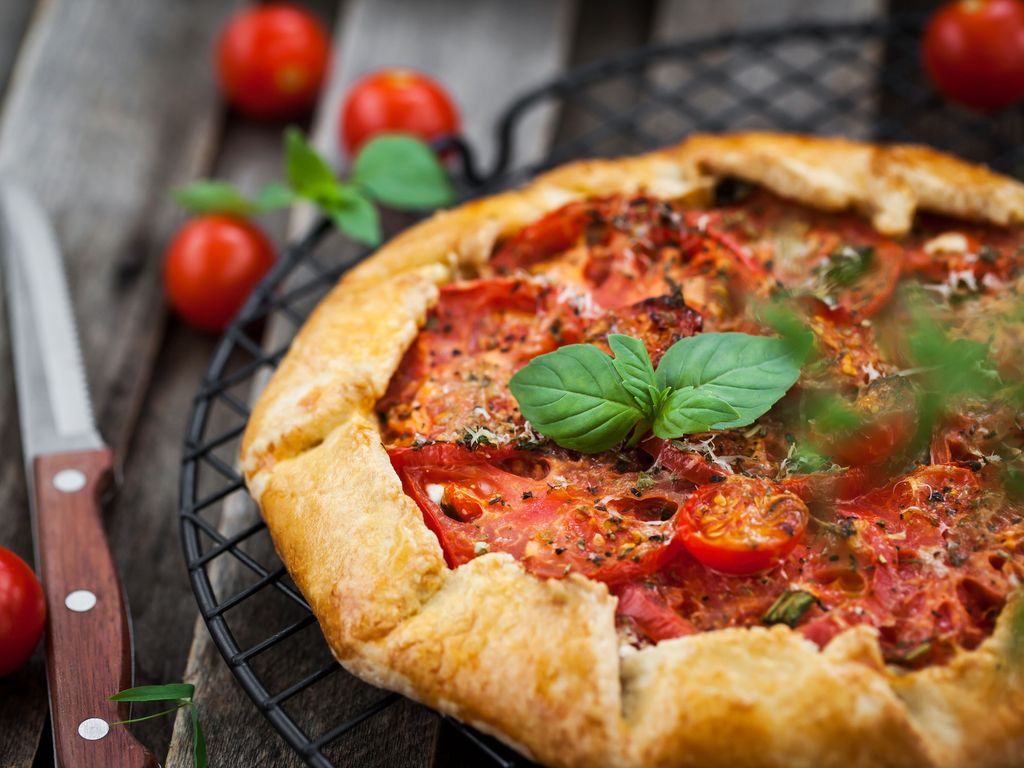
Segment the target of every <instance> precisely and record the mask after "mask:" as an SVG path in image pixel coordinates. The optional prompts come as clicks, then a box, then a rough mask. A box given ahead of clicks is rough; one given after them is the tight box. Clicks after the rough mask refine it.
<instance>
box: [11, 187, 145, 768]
mask: <svg viewBox="0 0 1024 768" xmlns="http://www.w3.org/2000/svg"><path fill="white" fill-rule="evenodd" d="M0 212H2V219H0V221H2V223H3V234H4V239H3V247H2V249H0V250H2V253H3V281H4V284H5V285H6V287H7V305H8V306H7V310H8V316H9V317H10V327H11V341H12V346H13V348H14V372H15V385H16V387H17V391H18V417H19V421H20V422H21V443H22V447H23V449H24V454H25V474H26V477H27V478H28V487H29V498H30V507H31V511H32V532H33V538H34V542H35V549H36V564H37V568H38V569H39V573H40V577H41V580H42V582H43V590H44V591H45V593H46V609H47V627H46V630H47V631H46V676H47V682H48V684H49V691H50V717H51V721H52V725H53V746H54V752H55V754H56V763H57V765H58V766H62V767H63V768H94V767H95V768H112V767H113V766H117V768H122V766H123V767H124V768H156V766H157V761H156V760H155V759H154V757H153V755H151V754H150V753H149V752H148V751H147V750H146V749H145V748H144V747H143V746H142V745H141V744H140V743H139V742H138V741H136V740H135V738H134V737H133V736H132V735H131V733H130V732H129V731H128V730H127V729H126V728H124V727H121V726H116V727H115V726H114V725H113V724H114V723H116V722H117V721H119V720H124V719H125V718H126V717H127V716H128V711H127V707H126V705H124V704H117V703H115V702H112V701H109V700H108V697H109V696H110V695H112V694H114V693H116V692H117V691H119V690H121V689H123V688H127V687H128V686H130V685H131V677H132V655H131V638H130V634H129V627H128V616H127V613H126V612H125V605H124V597H123V593H122V590H121V584H120V581H119V580H118V577H117V572H116V571H115V569H114V561H113V558H112V557H111V555H110V548H109V547H108V546H107V541H106V538H105V537H104V534H103V523H102V520H101V518H100V497H101V494H102V493H103V492H104V490H105V488H106V487H107V486H108V485H109V484H110V482H111V480H112V477H113V472H112V468H113V453H112V452H111V450H110V449H109V448H108V447H107V446H106V445H105V444H104V443H103V440H102V438H101V437H100V435H99V432H98V431H97V429H96V426H95V424H94V422H93V418H92V408H91V406H90V404H89V392H88V387H87V385H86V381H85V371H84V369H83V367H82V358H81V351H80V349H79V346H78V337H77V335H76V333H75V324H74V316H73V314H72V310H71V302H70V300H69V298H68V288H67V283H66V281H65V278H64V271H63V266H62V263H61V256H60V251H59V248H58V245H57V238H56V236H55V234H54V232H53V229H52V227H51V226H50V222H49V221H48V219H47V216H46V213H45V212H44V211H43V209H42V207H41V206H40V204H39V203H38V202H37V201H36V200H35V199H34V198H33V197H32V196H31V195H30V194H29V193H28V192H27V191H26V190H24V189H23V188H21V187H19V186H16V185H14V184H11V183H7V182H5V183H4V184H3V185H2V186H0Z"/></svg>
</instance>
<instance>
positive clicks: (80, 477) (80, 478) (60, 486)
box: [53, 469, 85, 493]
mask: <svg viewBox="0 0 1024 768" xmlns="http://www.w3.org/2000/svg"><path fill="white" fill-rule="evenodd" d="M53 487H54V488H56V489H57V490H58V491H61V492H63V493H75V492H76V491H80V490H82V489H83V488H85V475H84V474H83V473H82V472H79V471H78V470H77V469H62V470H61V471H60V472H58V473H57V474H56V475H54V476H53Z"/></svg>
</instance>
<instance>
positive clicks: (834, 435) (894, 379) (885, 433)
mask: <svg viewBox="0 0 1024 768" xmlns="http://www.w3.org/2000/svg"><path fill="white" fill-rule="evenodd" d="M829 402H830V403H831V406H830V407H825V408H824V411H825V412H823V413H821V414H820V418H812V419H811V420H810V431H811V440H812V442H813V443H814V444H815V446H816V447H817V448H818V449H819V450H820V451H821V452H822V453H823V454H825V455H826V456H828V457H829V458H831V459H832V460H833V461H835V462H837V463H839V464H842V465H844V466H862V465H870V464H879V463H881V462H884V461H887V460H889V459H892V458H894V457H896V456H899V455H900V454H901V453H903V452H904V451H905V450H906V449H907V447H908V446H909V444H910V442H911V440H912V439H913V437H914V434H915V432H916V430H917V400H916V394H915V392H914V390H913V387H912V386H911V384H910V383H909V382H908V380H907V379H906V377H903V376H885V377H881V378H878V379H875V380H874V381H872V382H870V383H869V384H868V385H867V387H864V388H863V389H861V390H860V392H858V394H857V397H856V399H854V400H853V401H852V402H851V403H849V404H847V403H846V402H844V401H843V400H842V399H840V398H836V399H834V400H830V401H829ZM829 411H831V413H830V412H829Z"/></svg>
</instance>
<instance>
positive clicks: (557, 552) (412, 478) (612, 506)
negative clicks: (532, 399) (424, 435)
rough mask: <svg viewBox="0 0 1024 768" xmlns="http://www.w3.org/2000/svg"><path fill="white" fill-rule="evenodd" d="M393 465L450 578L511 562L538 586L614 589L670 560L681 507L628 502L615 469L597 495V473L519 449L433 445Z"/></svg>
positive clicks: (659, 499) (665, 496) (660, 496)
mask: <svg viewBox="0 0 1024 768" xmlns="http://www.w3.org/2000/svg"><path fill="white" fill-rule="evenodd" d="M389 455H390V457H391V463H392V465H393V466H394V468H395V470H396V471H397V472H398V475H399V477H400V478H401V479H402V485H403V487H404V489H405V492H406V493H407V494H408V495H409V496H411V497H412V498H413V499H414V500H415V501H416V503H417V504H418V505H419V507H420V509H421V510H422V512H423V517H424V520H425V521H426V523H427V526H428V527H429V528H430V529H431V530H432V531H433V532H434V533H435V534H436V535H437V538H438V540H439V541H440V543H441V548H442V550H443V551H444V555H445V560H446V561H447V562H448V565H449V566H451V567H453V568H454V567H458V566H459V565H462V564H464V563H466V562H469V561H470V560H472V559H473V558H475V557H478V556H480V555H482V554H485V553H487V552H507V553H508V554H510V555H512V556H513V557H515V558H516V559H517V560H519V561H520V562H522V563H523V565H524V566H525V567H526V569H527V570H529V571H530V572H532V573H535V574H537V575H538V576H545V577H554V578H560V577H563V576H567V575H568V574H569V573H581V574H583V575H585V576H587V577H589V578H592V579H596V580H598V581H603V582H606V583H609V584H616V583H621V582H625V581H630V580H635V579H640V578H644V577H646V576H649V575H651V574H653V573H655V572H656V571H657V570H658V568H659V567H660V565H661V564H662V563H663V562H664V560H665V557H667V550H668V544H669V542H670V541H671V538H672V523H671V518H672V516H673V515H674V514H675V513H676V510H677V509H678V506H679V501H681V499H679V500H677V499H676V498H673V494H672V493H671V492H669V491H668V490H667V489H663V490H664V491H665V492H664V493H644V492H639V495H637V492H630V490H629V489H630V487H631V483H630V482H629V481H628V480H627V479H625V478H623V477H622V476H621V475H618V476H616V475H615V474H614V472H613V471H612V470H611V468H610V467H609V470H608V472H607V474H608V475H609V476H615V477H616V481H615V482H613V483H610V484H609V485H607V486H597V485H593V484H592V483H593V482H595V481H594V480H593V478H594V475H595V472H599V470H595V469H594V468H593V467H592V466H591V467H590V468H588V470H587V474H586V475H585V476H584V475H578V474H577V472H578V471H579V470H578V465H577V464H574V463H573V462H571V461H568V460H562V459H560V458H557V457H554V456H546V455H542V454H539V453H533V452H529V451H519V450H515V449H514V448H505V447H501V448H480V449H476V450H472V449H469V448H466V447H463V446H460V445H453V444H449V443H435V444H432V445H427V446H424V447H422V448H396V449H392V450H391V451H389ZM632 488H633V490H634V491H637V489H636V487H635V485H632Z"/></svg>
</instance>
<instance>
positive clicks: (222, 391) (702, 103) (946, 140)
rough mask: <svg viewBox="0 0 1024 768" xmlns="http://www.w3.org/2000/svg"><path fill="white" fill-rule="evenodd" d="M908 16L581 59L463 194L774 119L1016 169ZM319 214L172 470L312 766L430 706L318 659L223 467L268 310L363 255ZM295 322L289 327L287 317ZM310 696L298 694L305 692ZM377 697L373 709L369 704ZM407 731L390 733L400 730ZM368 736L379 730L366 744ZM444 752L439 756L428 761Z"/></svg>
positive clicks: (184, 521)
mask: <svg viewBox="0 0 1024 768" xmlns="http://www.w3.org/2000/svg"><path fill="white" fill-rule="evenodd" d="M918 36H919V26H918V25H917V24H916V23H915V22H914V21H913V20H907V21H898V22H890V23H888V24H885V25H870V24H865V25H846V26H839V27H820V26H807V27H801V28H796V29H788V30H777V31H767V32H756V33H748V34H743V35H730V36H724V37H719V38H715V39H709V40H702V41H698V42H693V43H688V44H675V45H665V46H659V47H652V48H645V49H641V50H639V51H635V52H630V53H628V54H626V55H624V56H621V57H618V58H615V59H612V60H608V61H604V62H601V63H599V64H595V65H592V66H588V67H585V68H583V69H580V70H577V71H575V72H572V73H569V74H568V75H566V76H564V77H562V78H560V79H558V80H556V81H554V82H551V83H549V84H547V85H545V86H543V87H541V88H538V89H537V90H535V91H533V92H532V93H530V94H527V95H526V96H524V97H523V98H521V99H519V100H518V101H516V102H515V103H514V104H512V105H511V106H510V108H509V110H508V111H507V113H506V115H505V117H504V118H503V120H502V121H501V123H500V125H499V127H498V135H499V153H498V160H497V162H496V165H495V167H494V168H493V169H490V171H489V172H487V173H486V174H484V173H481V171H480V169H479V168H477V167H476V166H475V163H474V158H473V154H472V152H471V150H470V148H467V147H465V146H464V145H462V144H459V143H458V142H455V145H456V148H457V149H458V150H459V156H460V157H461V160H462V173H461V178H460V185H461V188H462V190H463V191H464V193H465V194H466V195H467V196H470V195H475V194H482V193H485V192H490V191H493V190H495V189H497V188H500V187H502V186H508V185H511V184H515V183H517V182H519V181H521V180H523V179H525V178H527V177H528V176H530V175H531V174H533V173H536V172H537V171H538V170H542V169H543V168H546V167H550V166H552V165H557V164H559V163H562V162H564V161H566V160H569V159H572V158H576V157H585V156H601V155H616V154H623V153H630V152H637V151H642V150H646V149H651V148H654V147H657V146H661V145H665V144H669V143H671V142H673V141H677V140H678V139H680V138H681V137H682V136H684V135H686V134H688V133H690V132H693V131H697V130H701V131H722V130H738V129H758V128H764V129H774V130H791V131H802V132H809V133H827V134H843V135H847V136H852V137H857V138H869V139H876V140H883V141H891V140H910V141H919V142H923V143H928V144H931V145H933V146H937V147H940V148H944V149H948V150H950V151H953V152H956V153H957V154H960V155H962V156H964V157H967V158H970V159H973V160H977V161H983V162H987V163H989V164H990V165H992V166H994V167H996V168H998V169H999V170H1002V171H1004V172H1007V173H1010V174H1013V175H1017V176H1021V175H1024V119H1022V118H1024V112H1022V111H1021V110H1020V109H1013V110H1006V111H1003V112H1001V113H998V114H992V115H980V114H977V113H974V112H971V111H969V110H966V109H962V108H959V107H956V106H952V105H949V104H946V103H944V102H943V101H942V99H941V98H940V97H939V96H938V95H937V94H935V93H934V92H933V91H932V90H931V89H930V88H929V87H928V86H927V84H926V83H924V81H923V75H922V73H921V72H920V68H919V63H918V62H919V48H918ZM552 107H554V109H555V110H556V113H557V116H558V120H557V126H556V129H555V132H554V140H553V143H552V148H551V150H550V152H549V153H548V154H547V155H546V156H545V157H544V158H543V159H542V160H540V161H539V162H523V161H521V160H520V159H519V158H520V157H521V156H522V154H523V153H522V152H521V151H520V149H519V148H518V147H517V131H518V129H519V127H520V126H522V125H523V124H524V123H526V122H527V121H529V120H532V119H539V118H538V116H539V115H540V114H541V113H542V112H543V111H544V110H548V113H549V114H550V110H551V108H552ZM328 229H329V228H328V226H327V225H326V224H323V223H321V224H320V225H318V226H316V227H315V228H314V229H313V230H312V231H311V232H310V234H309V235H308V236H307V237H306V238H305V239H303V240H302V241H301V242H298V243H296V244H295V245H293V246H292V247H291V248H289V249H288V250H287V251H286V252H285V254H284V255H283V257H282V258H281V260H280V261H279V263H278V264H277V266H276V267H275V269H274V270H273V272H272V273H271V274H270V275H269V276H268V277H267V279H266V280H265V281H264V282H263V283H262V284H261V285H260V287H259V288H258V289H257V290H256V292H255V293H254V295H253V296H252V297H251V299H250V300H249V302H248V303H247V304H246V306H245V308H244V309H243V310H242V312H241V314H240V315H239V317H238V318H237V319H236V321H235V322H234V323H233V324H232V325H231V327H230V328H229V329H228V330H227V332H226V333H225V335H224V337H223V339H222V340H221V342H220V344H219V345H218V347H217V350H216V352H215V354H214V358H213V360H212V362H211V364H210V367H209V369H208V371H207V372H206V374H205V376H204V379H203V381H202V385H201V388H200V390H199V392H198V394H197V395H196V398H195V402H194V408H193V411H192V414H191V417H190V420H189V425H188V433H187V437H186V440H185V447H184V454H183V466H182V475H181V503H180V515H181V535H182V541H183V545H184V550H185V558H186V561H187V565H188V570H189V575H190V578H191V582H192V586H193V589H194V591H195V595H196V599H197V602H198V604H199V609H200V612H201V614H202V616H203V618H204V620H205V621H206V624H207V626H208V627H209V630H210V633H211V635H212V637H213V640H214V642H215V643H216V645H217V647H218V649H219V650H220V652H221V654H222V655H223V656H224V659H225V660H226V662H227V663H228V665H229V666H230V668H231V670H232V672H233V673H234V675H235V676H236V678H237V679H238V681H239V683H240V684H241V685H242V687H243V688H244V690H245V691H246V692H247V694H248V695H249V696H250V697H251V698H252V700H253V702H254V703H255V705H256V707H257V708H258V709H259V710H260V711H261V712H262V713H263V714H264V715H265V716H266V717H268V718H269V719H270V721H271V722H272V723H273V725H274V726H275V727H276V728H277V729H278V730H279V731H280V732H281V734H282V735H283V737H284V738H285V739H286V740H287V741H288V743H289V744H290V745H291V746H292V747H293V748H294V749H295V750H296V751H297V752H298V753H299V754H300V755H301V756H302V757H303V759H304V760H306V761H307V762H308V763H309V764H310V765H313V766H318V767H320V768H328V767H329V766H355V765H359V766H363V765H370V764H373V759H374V755H375V754H379V750H378V749H375V747H374V745H375V744H378V745H379V744H381V743H384V742H385V741H391V742H393V741H394V740H395V739H396V738H399V739H402V743H403V745H404V746H405V748H408V749H422V750H425V751H427V750H431V749H434V748H435V745H434V744H433V743H431V742H429V740H422V739H421V740H418V739H419V737H418V736H417V733H418V732H420V731H424V730H425V729H423V728H422V727H418V728H417V726H418V725H419V726H422V723H423V722H424V718H427V717H432V716H433V715H428V714H427V712H426V710H424V709H423V708H422V707H419V706H418V705H415V704H412V703H411V702H409V701H407V700H405V699H403V698H402V697H400V696H398V695H397V694H391V693H386V692H383V691H379V690H377V689H374V688H372V687H370V686H367V685H363V684H361V683H356V682H355V681H354V680H352V679H351V678H348V676H347V673H346V672H344V671H343V670H341V668H340V667H339V666H338V665H337V663H336V662H335V661H334V660H333V659H332V657H331V656H330V653H329V652H328V650H327V647H326V644H325V643H324V641H323V639H322V637H321V636H320V633H319V628H318V626H317V624H316V621H315V619H314V617H313V615H312V613H311V612H310V610H309V606H308V604H307V603H306V601H305V600H304V598H303V597H302V595H301V594H300V593H299V591H298V589H296V587H295V586H294V584H293V583H292V582H291V580H290V578H289V577H288V575H287V572H286V571H285V569H284V566H283V565H282V564H281V562H280V560H279V559H278V558H277V556H276V554H275V553H274V550H273V546H272V543H271V542H270V539H269V535H268V534H267V531H266V528H265V526H264V525H263V523H262V522H261V520H260V518H259V515H258V513H257V512H256V510H255V508H254V506H253V504H252V502H251V499H249V497H248V495H247V494H246V491H245V488H244V483H243V481H242V478H241V476H240V474H239V472H238V469H237V465H236V458H237V453H238V442H239V440H240V438H241V434H242V431H243V430H244V428H245V423H246V420H247V418H248V415H249V402H250V398H251V396H252V392H253V391H254V387H258V386H259V384H260V383H261V382H262V381H263V380H264V379H265V377H266V376H267V375H268V374H269V373H270V372H271V371H272V370H273V368H274V367H275V366H276V365H277V363H278V362H279V361H280V360H281V358H282V356H283V355H284V353H285V351H286V349H287V343H286V342H284V343H282V345H281V346H279V347H278V348H271V349H267V348H265V347H264V341H263V340H262V336H263V330H264V329H265V327H266V326H267V321H268V320H270V319H272V318H273V319H275V321H276V322H277V323H281V322H286V323H289V324H290V325H292V326H294V330H297V329H298V328H299V326H301V325H302V323H303V322H304V320H305V318H306V317H307V315H308V313H309V312H310V310H311V309H312V307H313V306H315V304H316V302H317V301H318V300H319V299H320V298H321V297H322V296H323V295H324V293H325V292H326V291H327V290H328V289H329V287H330V286H332V285H333V284H334V283H335V282H336V281H337V279H338V277H339V276H340V275H341V274H343V273H344V271H345V270H346V269H348V268H349V267H351V266H352V265H353V264H354V263H356V262H357V261H358V260H359V259H361V258H363V257H364V256H365V255H366V254H365V253H364V252H355V251H353V250H352V249H351V248H350V247H345V246H344V245H343V244H341V243H339V242H338V241H337V240H335V239H334V236H332V235H329V234H328ZM293 332H294V331H293ZM309 697H316V699H317V700H323V699H324V698H325V697H333V698H331V699H330V700H332V701H335V702H337V707H336V712H335V716H334V718H333V719H332V721H331V722H326V723H325V722H319V721H316V720H314V719H313V718H312V717H311V716H310V712H311V711H312V708H311V707H310V706H308V702H309V701H310V700H311V699H310V698H309ZM304 701H305V702H307V704H306V705H304V704H303V702H304ZM385 710H390V711H391V716H390V717H389V718H388V719H387V722H386V723H385V722H383V718H381V717H380V714H381V713H382V712H383V711H385ZM403 728H405V730H403ZM444 728H445V729H446V731H445V732H447V733H448V734H449V735H448V736H447V737H446V738H447V741H446V743H447V745H448V747H450V748H451V749H452V750H454V751H455V752H458V753H459V754H460V755H463V756H464V757H463V760H464V761H465V763H469V764H473V765H495V766H505V767H507V768H512V767H513V766H519V767H520V768H521V767H522V766H525V765H526V764H527V763H526V762H525V761H524V760H522V759H521V758H517V757H516V756H515V755H514V754H513V753H512V752H510V751H509V750H508V749H506V748H505V747H503V746H502V745H499V744H497V743H496V742H495V741H493V740H492V739H489V738H487V737H484V736H481V735H479V734H478V733H476V732H475V731H473V730H472V729H470V728H467V727H465V726H462V725H461V724H459V723H456V722H455V721H452V720H446V724H445V726H444ZM375 740H376V741H375ZM441 762H443V761H441Z"/></svg>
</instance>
